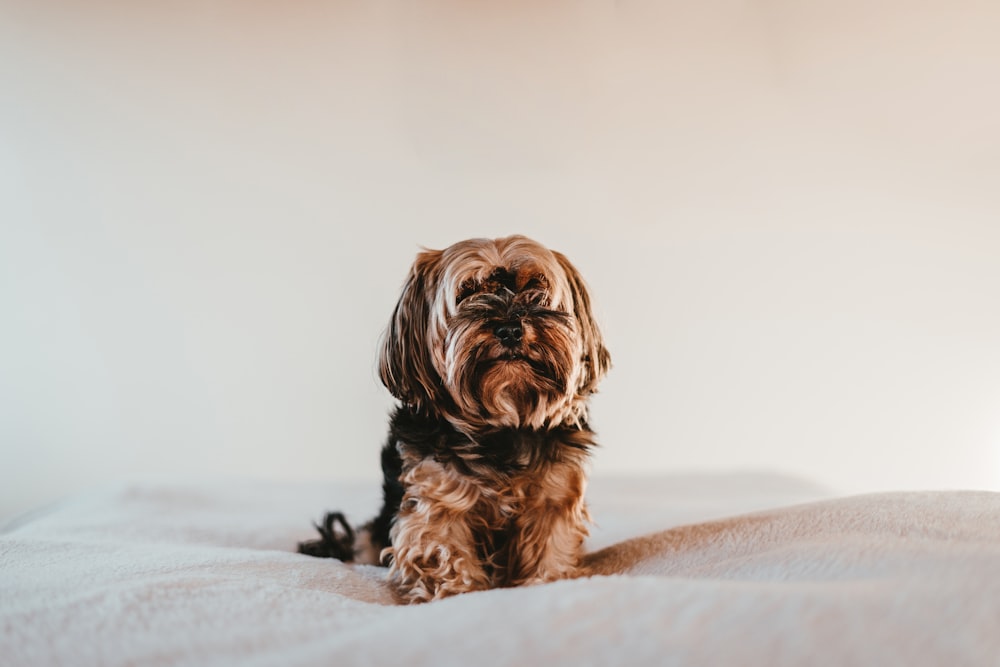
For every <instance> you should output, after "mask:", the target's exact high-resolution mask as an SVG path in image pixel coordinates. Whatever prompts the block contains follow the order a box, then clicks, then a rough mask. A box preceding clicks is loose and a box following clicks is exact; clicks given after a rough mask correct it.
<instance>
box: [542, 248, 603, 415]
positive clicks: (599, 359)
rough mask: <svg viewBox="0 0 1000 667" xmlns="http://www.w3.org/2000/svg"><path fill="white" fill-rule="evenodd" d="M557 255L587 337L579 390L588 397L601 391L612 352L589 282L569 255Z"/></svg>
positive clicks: (581, 329) (584, 342) (583, 333)
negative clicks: (594, 307) (596, 316)
mask: <svg viewBox="0 0 1000 667" xmlns="http://www.w3.org/2000/svg"><path fill="white" fill-rule="evenodd" d="M554 254H555V256H556V259H557V260H559V265H560V266H561V267H562V270H563V272H564V273H565V274H566V279H567V280H568V282H569V286H570V291H571V292H572V294H573V310H574V312H575V314H576V319H577V322H578V323H579V326H580V334H581V336H582V338H583V368H584V372H583V377H582V378H581V379H580V387H579V389H578V391H579V393H580V394H581V395H583V396H586V395H587V394H592V393H594V392H595V391H597V384H598V383H599V382H600V381H601V379H602V378H603V377H604V376H605V375H607V372H608V371H609V370H610V369H611V354H610V353H609V352H608V349H607V348H606V347H605V346H604V336H603V335H602V334H601V330H600V328H598V326H597V320H596V319H594V312H593V310H592V308H591V306H590V295H589V294H588V293H587V285H586V283H584V281H583V277H582V276H581V275H580V272H579V271H577V270H576V267H574V266H573V265H572V264H571V263H570V261H569V260H568V259H566V256H565V255H563V254H562V253H558V252H557V253H554Z"/></svg>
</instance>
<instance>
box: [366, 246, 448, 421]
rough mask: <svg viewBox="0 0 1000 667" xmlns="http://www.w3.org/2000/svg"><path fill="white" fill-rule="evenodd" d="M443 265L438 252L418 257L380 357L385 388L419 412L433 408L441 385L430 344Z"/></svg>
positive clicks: (406, 283)
mask: <svg viewBox="0 0 1000 667" xmlns="http://www.w3.org/2000/svg"><path fill="white" fill-rule="evenodd" d="M440 263H441V251H439V250H429V251H426V252H422V253H420V254H419V255H417V259H416V261H415V262H414V263H413V267H412V268H411V269H410V274H409V276H407V278H406V282H405V284H404V285H403V292H402V294H401V295H400V297H399V302H398V303H397V304H396V310H395V312H393V315H392V319H391V320H390V321H389V327H388V328H387V329H386V331H385V334H384V335H383V336H382V350H381V353H380V355H379V377H380V378H381V380H382V384H384V385H385V386H386V388H388V389H389V391H390V392H391V393H392V395H393V396H395V397H396V398H398V399H399V400H400V401H402V402H404V403H406V404H407V405H409V406H410V407H413V408H416V409H418V410H419V409H423V408H426V407H427V406H429V405H433V404H434V400H435V397H436V394H437V387H438V385H439V384H440V380H439V378H438V375H437V373H436V372H435V371H434V366H433V364H432V363H431V358H430V351H429V350H428V343H427V341H428V326H429V323H430V312H431V305H432V302H433V300H434V298H435V293H436V285H437V278H436V276H437V275H438V274H439V273H440Z"/></svg>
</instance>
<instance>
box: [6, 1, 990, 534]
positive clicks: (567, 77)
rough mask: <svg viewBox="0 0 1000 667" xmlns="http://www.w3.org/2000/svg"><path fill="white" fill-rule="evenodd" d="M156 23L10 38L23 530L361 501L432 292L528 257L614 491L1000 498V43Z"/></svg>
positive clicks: (923, 37)
mask: <svg viewBox="0 0 1000 667" xmlns="http://www.w3.org/2000/svg"><path fill="white" fill-rule="evenodd" d="M153 4H154V3H137V2H124V1H122V2H69V1H68V0H67V1H63V2H56V1H46V0H23V1H22V0H3V1H2V2H0V233H2V235H0V318H2V320H0V461H2V463H0V470H2V472H0V476H2V479H0V516H9V515H11V514H13V513H16V512H18V511H22V510H24V509H27V508H28V507H31V506H34V505H37V504H39V503H42V502H46V501H49V500H51V499H54V498H57V497H59V496H61V495H63V494H66V493H71V492H75V491H77V490H79V489H83V488H87V487H90V486H93V485H96V484H102V483H105V482H110V481H115V480H141V479H149V478H154V477H170V478H185V479H187V478H204V477H212V476H217V475H238V476H257V477H280V478H328V477H338V476H348V477H371V478H373V479H374V478H375V476H376V475H377V474H378V471H377V466H378V448H379V446H380V442H381V439H382V437H383V433H384V429H385V414H386V412H387V410H388V408H389V405H390V402H389V398H388V396H387V394H386V392H385V391H384V390H383V389H382V388H381V387H380V385H379V384H378V382H377V380H376V377H375V372H374V367H375V366H374V356H375V349H376V340H377V338H378V335H379V333H380V332H381V330H382V327H383V326H384V324H385V323H386V321H387V318H388V315H389V312H390V310H391V308H392V306H393V305H394V301H395V297H396V293H397V290H398V287H399V285H400V283H401V281H402V278H403V276H404V274H405V272H406V269H407V266H408V264H409V262H410V260H411V259H412V257H413V255H414V254H415V252H416V251H417V249H418V247H419V246H420V245H427V246H431V247H441V246H443V245H447V244H448V243H451V242H452V241H455V240H458V239H461V238H465V237H470V236H496V235H505V234H508V233H513V232H520V233H525V234H528V235H531V236H534V237H536V238H538V239H539V240H540V241H542V242H544V243H547V244H549V245H551V246H553V247H556V248H558V249H560V250H562V251H564V252H566V253H567V254H568V255H569V256H570V257H571V258H572V259H573V260H574V261H575V262H576V263H577V265H578V266H579V267H580V268H581V269H582V270H583V272H584V274H585V275H586V276H587V278H588V280H589V282H590V284H591V286H592V288H593V292H594V297H595V300H596V302H597V308H598V312H599V314H600V316H601V319H602V320H603V321H604V323H605V329H606V334H607V337H608V340H609V344H610V347H611V349H612V353H613V356H614V362H615V368H614V370H613V371H612V374H611V375H610V376H609V378H608V379H607V381H606V383H605V384H604V385H603V387H602V393H601V394H600V395H599V396H598V397H597V400H596V401H595V405H594V410H593V423H594V425H595V427H596V428H597V429H598V431H599V433H600V436H601V440H602V442H603V444H604V446H603V448H602V449H601V450H600V452H599V453H598V455H597V457H596V461H595V467H596V471H597V473H598V474H613V473H624V472H641V473H653V472H657V471H686V470H692V469H723V470H739V469H747V468H752V469H764V470H777V471H783V472H789V473H793V474H800V475H805V476H808V477H811V478H813V479H816V480H818V481H821V482H824V483H827V484H829V485H831V486H832V487H834V488H835V489H838V490H841V491H843V492H854V491H866V490H877V489H896V488H914V487H944V488H946V487H979V488H992V489H998V490H1000V188H998V185H1000V121H998V119H1000V40H998V39H997V36H998V35H1000V4H997V3H996V2H993V1H983V2H967V1H956V0H947V1H946V0H931V1H930V2H923V3H919V6H916V5H917V4H918V3H912V2H904V1H898V2H896V1H888V0H883V1H881V2H873V1H870V0H865V1H862V0H846V1H845V0H817V1H814V2H803V1H800V0H771V1H764V0H762V1H758V2H751V1H744V2H738V1H735V0H728V1H727V0H704V1H702V2H697V3H694V2H680V1H677V2H664V1H653V0H648V1H630V0H622V1H620V2H610V1H606V2H597V1H589V2H537V1H534V2H528V1H523V2H483V1H472V0H465V1H462V2H459V1H454V2H403V1H399V2H387V1H372V2H327V3H321V2H288V3H268V2H247V1H245V0H244V1H242V2H236V1H233V2H209V1H208V0H202V1H201V2H169V3H167V2H164V3H155V5H156V6H155V7H154V6H151V5H153ZM374 493H376V488H375V487H374V486H373V494H374Z"/></svg>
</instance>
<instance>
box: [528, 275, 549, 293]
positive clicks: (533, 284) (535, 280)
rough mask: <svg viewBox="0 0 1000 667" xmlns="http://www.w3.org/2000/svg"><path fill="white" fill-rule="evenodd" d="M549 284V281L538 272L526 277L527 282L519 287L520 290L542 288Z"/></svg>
mask: <svg viewBox="0 0 1000 667" xmlns="http://www.w3.org/2000/svg"><path fill="white" fill-rule="evenodd" d="M548 286H549V281H548V280H546V279H545V276H543V275H542V274H538V275H537V276H532V277H531V278H529V279H528V282H526V283H524V287H522V288H521V291H522V292H526V291H528V290H544V289H547V288H548Z"/></svg>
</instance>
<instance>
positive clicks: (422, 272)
mask: <svg viewBox="0 0 1000 667" xmlns="http://www.w3.org/2000/svg"><path fill="white" fill-rule="evenodd" d="M609 365H610V358H609V355H608V351H607V350H606V349H605V347H604V341H603V338H602V336H601V333H600V331H599V330H598V328H597V325H596V323H595V322H594V319H593V314H592V312H591V307H590V298H589V296H588V295H587V291H586V288H585V286H584V283H583V280H582V279H581V278H580V275H579V274H578V273H577V271H576V269H575V268H573V266H572V265H571V264H570V263H569V261H568V260H567V259H566V258H565V257H563V256H562V255H560V254H559V253H556V252H553V251H551V250H548V249H547V248H545V247H544V246H542V245H540V244H538V243H536V242H535V241H532V240H530V239H528V238H525V237H523V236H510V237H507V238H502V239H496V240H489V239H471V240H468V241H462V242H460V243H456V244H455V245H453V246H450V247H448V248H446V249H445V250H432V251H426V252H423V253H421V254H420V255H418V257H417V260H416V262H414V264H413V268H412V269H411V270H410V274H409V277H408V278H407V280H406V284H405V286H404V287H403V293H402V295H401V296H400V299H399V303H398V304H397V305H396V311H395V313H394V314H393V317H392V320H391V321H390V323H389V328H388V330H387V331H386V334H385V338H384V341H383V345H382V354H381V359H380V362H379V372H380V375H381V378H382V381H383V382H384V383H385V385H386V387H388V388H389V390H390V391H391V392H392V393H393V395H394V396H396V398H398V399H400V400H401V401H403V402H404V403H406V404H407V405H410V406H411V407H413V408H414V409H416V410H420V411H428V412H431V413H434V414H438V415H440V416H442V417H444V418H445V419H447V420H448V421H450V422H451V423H452V424H453V425H454V426H455V427H456V428H458V429H460V430H463V431H481V430H488V429H491V428H502V427H506V428H532V429H540V428H546V427H553V426H559V425H566V426H578V425H581V424H582V423H583V422H584V421H585V420H586V400H587V397H588V396H589V395H590V394H591V393H593V392H594V391H595V390H596V387H597V383H598V382H599V381H600V379H601V378H602V377H603V376H604V374H605V373H606V372H607V370H608V368H609Z"/></svg>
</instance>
